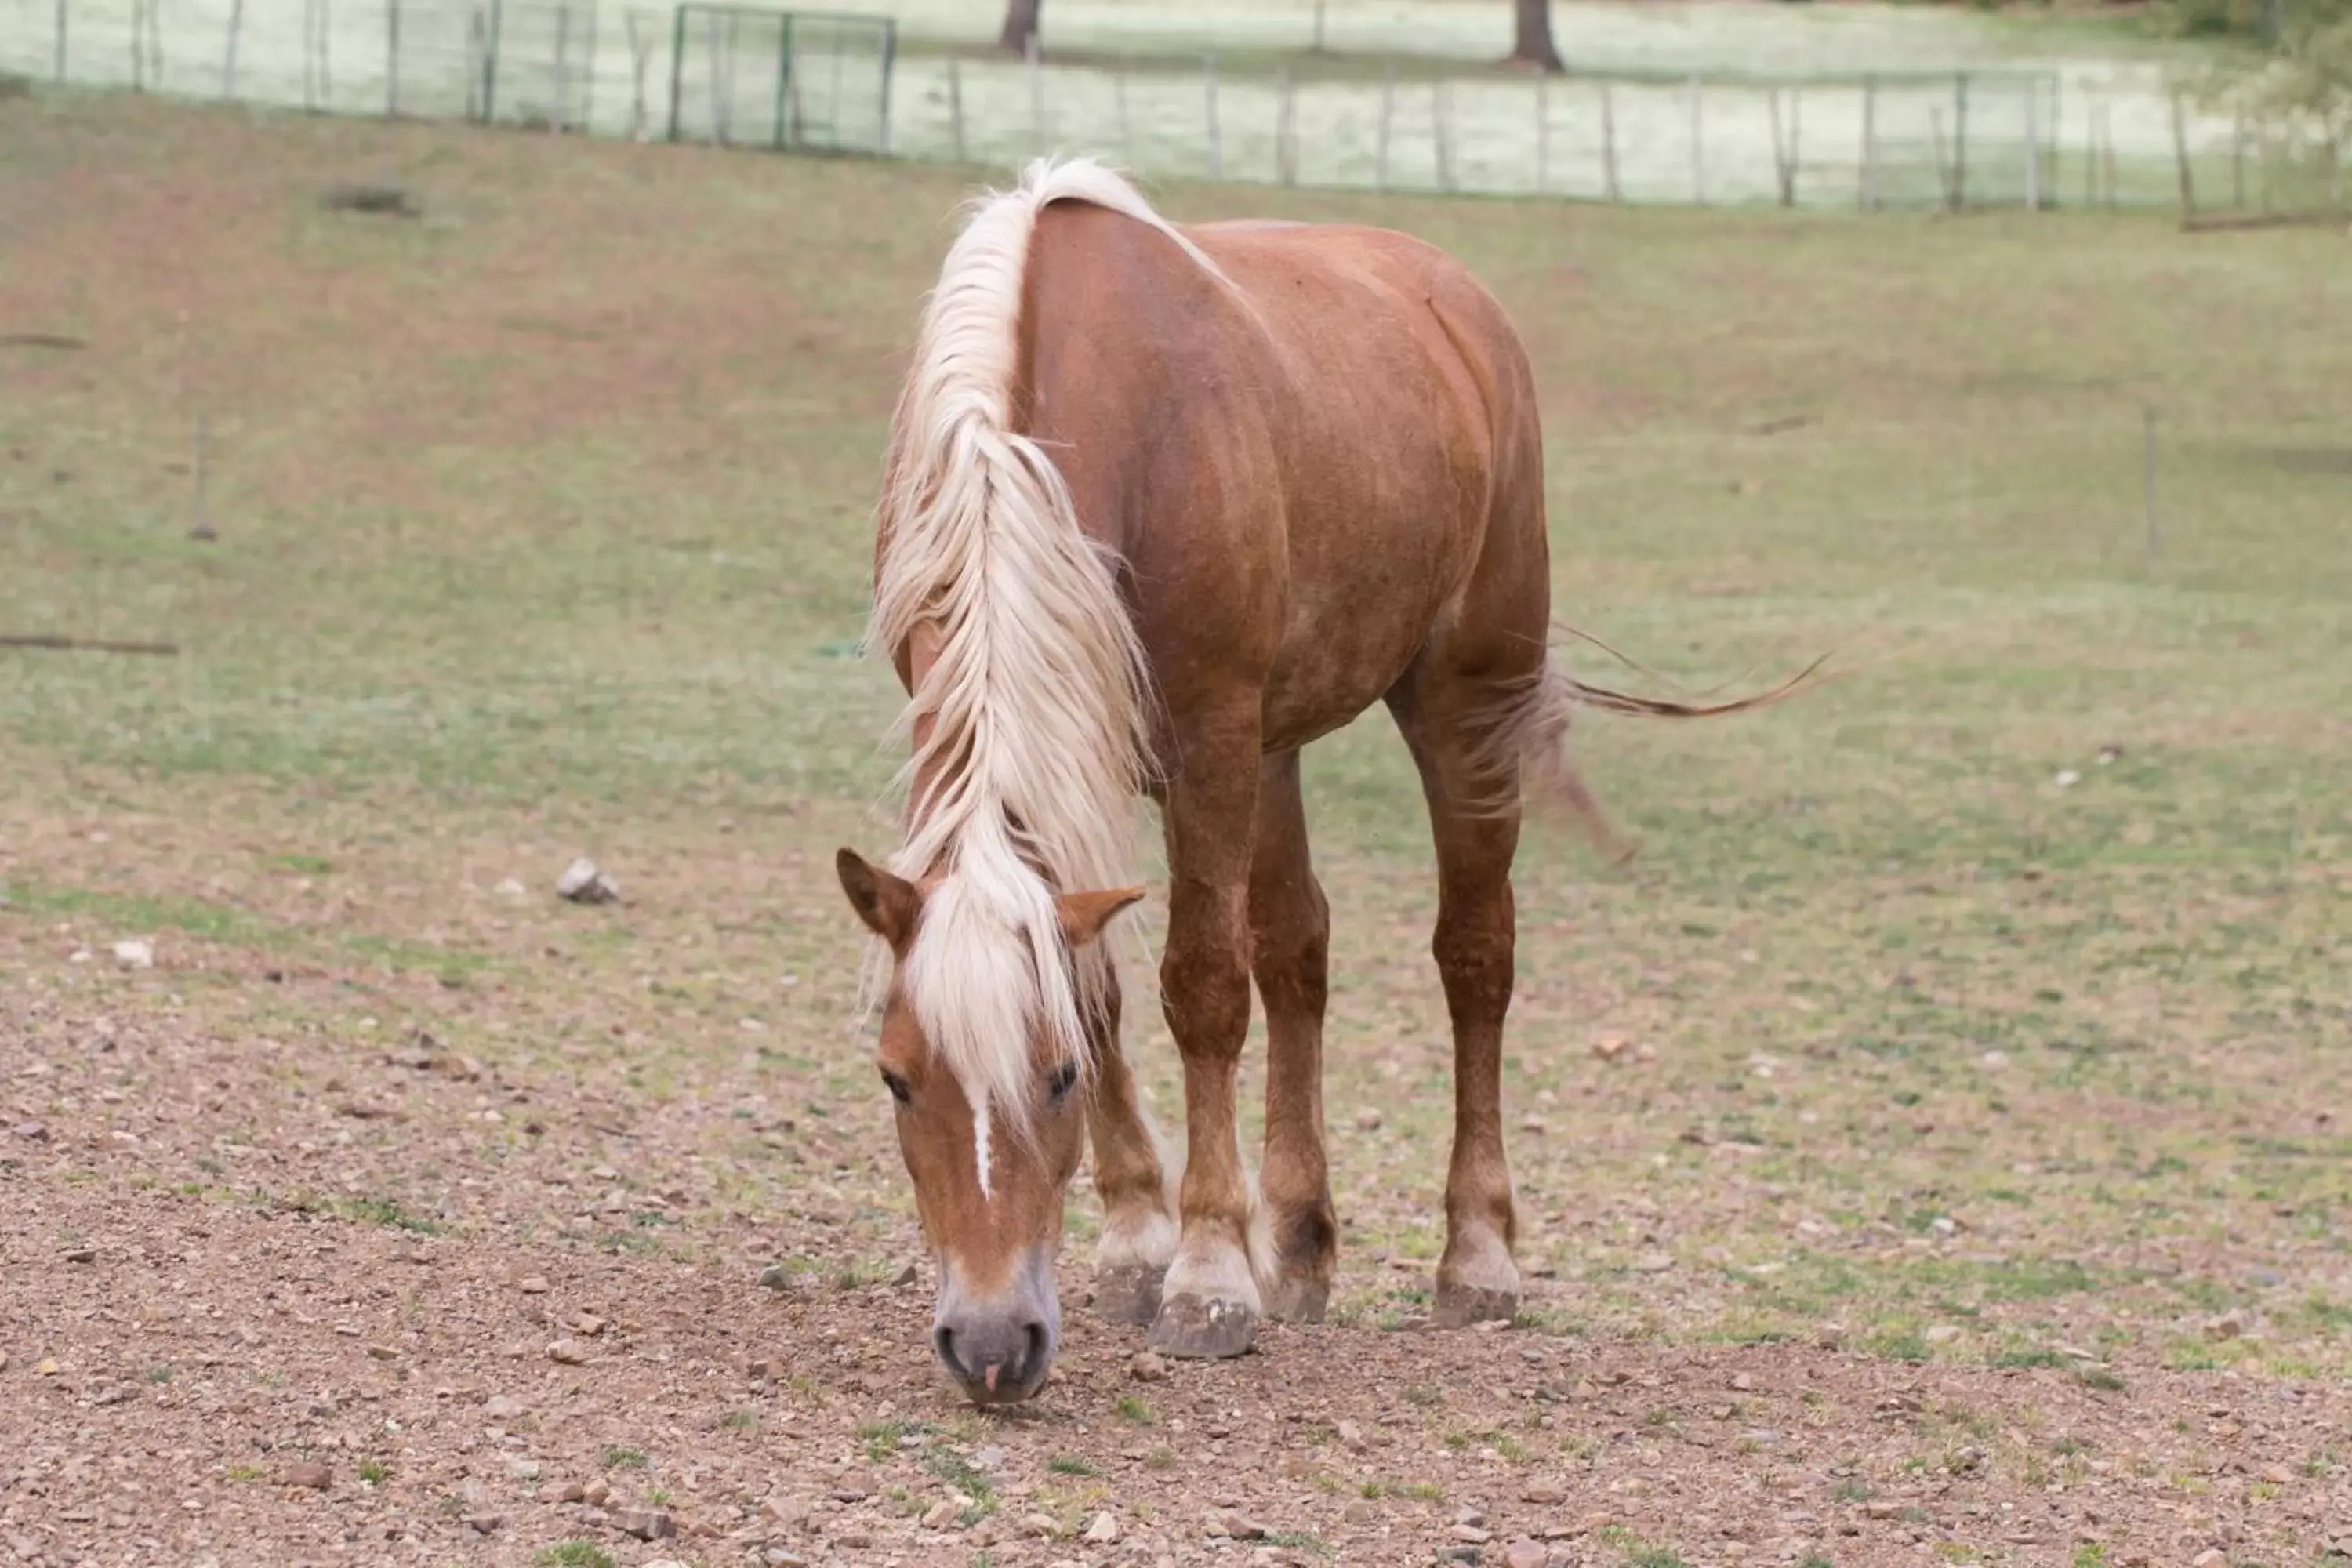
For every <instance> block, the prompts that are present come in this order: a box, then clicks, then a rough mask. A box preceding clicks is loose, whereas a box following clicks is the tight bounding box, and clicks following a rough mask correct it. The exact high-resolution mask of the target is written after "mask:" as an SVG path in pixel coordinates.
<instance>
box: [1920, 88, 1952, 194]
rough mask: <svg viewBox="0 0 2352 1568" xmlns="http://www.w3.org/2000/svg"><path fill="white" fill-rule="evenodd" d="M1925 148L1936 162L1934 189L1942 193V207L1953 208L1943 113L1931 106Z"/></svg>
mask: <svg viewBox="0 0 2352 1568" xmlns="http://www.w3.org/2000/svg"><path fill="white" fill-rule="evenodd" d="M1927 148H1928V151H1929V153H1932V154H1933V155H1934V157H1935V160H1936V188H1937V190H1938V191H1940V192H1942V193H1943V197H1944V205H1946V206H1948V207H1949V206H1953V205H1956V204H1955V203H1954V202H1953V200H1952V170H1951V166H1950V165H1949V164H1948V163H1945V161H1944V111H1943V110H1941V109H1938V108H1936V107H1934V106H1933V105H1930V106H1929V108H1928V110H1927Z"/></svg>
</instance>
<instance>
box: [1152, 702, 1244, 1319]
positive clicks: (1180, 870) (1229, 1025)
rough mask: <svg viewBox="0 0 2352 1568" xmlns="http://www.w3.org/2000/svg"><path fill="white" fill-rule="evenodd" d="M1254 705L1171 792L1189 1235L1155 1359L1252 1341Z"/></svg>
mask: <svg viewBox="0 0 2352 1568" xmlns="http://www.w3.org/2000/svg"><path fill="white" fill-rule="evenodd" d="M1257 710H1258V698H1257V693H1256V692H1255V691H1254V690H1253V691H1250V692H1247V693H1246V694H1245V695H1244V699H1243V700H1237V701H1235V702H1234V703H1233V704H1231V705H1229V707H1228V708H1227V709H1226V710H1224V711H1223V714H1222V715H1221V716H1220V717H1221V719H1222V721H1212V722H1209V723H1205V724H1194V725H1189V726H1187V727H1186V732H1185V733H1183V734H1181V735H1180V736H1179V737H1178V744H1177V745H1176V746H1175V748H1173V751H1172V753H1171V754H1173V755H1175V756H1178V757H1181V759H1182V763H1181V767H1180V769H1179V771H1178V773H1177V775H1176V777H1175V778H1174V779H1173V780H1171V782H1170V784H1169V785H1168V787H1167V793H1166V795H1165V797H1164V799H1163V803H1162V812H1163V816H1164V820H1165V824H1166V827H1167V836H1168V864H1169V899H1168V943H1167V947H1166V949H1165V951H1164V952H1163V953H1162V954H1161V957H1160V1005H1161V1007H1162V1008H1163V1009H1164V1010H1165V1011H1166V1014H1167V1017H1168V1026H1169V1029H1170V1031H1171V1033H1173V1034H1174V1036H1175V1037H1176V1048H1177V1050H1178V1052H1179V1053H1180V1054H1181V1057H1182V1058H1183V1063H1184V1137H1185V1151H1186V1157H1185V1164H1184V1184H1183V1192H1182V1195H1181V1205H1180V1206H1181V1215H1182V1222H1183V1230H1182V1235H1181V1237H1179V1239H1178V1241H1177V1244H1176V1258H1175V1261H1174V1262H1173V1263H1172V1264H1171V1265H1170V1267H1169V1269H1168V1279H1167V1283H1166V1286H1165V1288H1164V1289H1163V1291H1162V1294H1161V1298H1160V1316H1159V1318H1158V1319H1157V1320H1156V1321H1154V1322H1153V1323H1152V1325H1151V1334H1150V1342H1151V1345H1152V1348H1153V1349H1155V1350H1160V1351H1164V1352H1168V1353H1169V1354H1171V1355H1177V1356H1230V1355H1239V1354H1241V1353H1242V1352H1244V1351H1245V1350H1247V1349H1249V1347H1250V1345H1251V1344H1252V1342H1254V1341H1255V1339H1256V1337H1257V1323H1258V1315H1259V1310H1260V1301H1259V1297H1258V1289H1257V1281H1256V1278H1255V1272H1254V1271H1253V1268H1252V1267H1251V1251H1252V1247H1251V1221H1252V1214H1251V1204H1250V1192H1249V1182H1248V1179H1247V1177H1246V1175H1245V1174H1244V1171H1243V1167H1242V1159H1241V1143H1240V1136H1239V1130H1238V1127H1237V1125H1236V1123H1235V1115H1234V1113H1235V1110H1236V1106H1235V1099H1234V1079H1235V1076H1236V1071H1237V1069H1238V1068H1239V1066H1240V1063H1241V1054H1242V1045H1243V1041H1244V1038H1245V1037H1247V1035H1248V1033H1249V1014H1250V970H1249V963H1250V944H1249V871H1250V858H1251V844H1252V841H1253V839H1254V837H1255V820H1256V816H1257V795H1258V766H1259V756H1258V751H1259V746H1258V711H1257Z"/></svg>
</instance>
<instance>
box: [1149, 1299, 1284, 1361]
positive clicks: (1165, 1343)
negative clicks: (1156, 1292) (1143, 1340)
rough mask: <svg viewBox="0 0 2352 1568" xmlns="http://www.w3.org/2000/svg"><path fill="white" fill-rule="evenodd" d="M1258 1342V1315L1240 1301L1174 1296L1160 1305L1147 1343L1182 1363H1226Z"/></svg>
mask: <svg viewBox="0 0 2352 1568" xmlns="http://www.w3.org/2000/svg"><path fill="white" fill-rule="evenodd" d="M1147 1342H1148V1343H1150V1346H1151V1348H1152V1349H1153V1350H1156V1351H1158V1352H1160V1354H1162V1355H1171V1356H1175V1357H1177V1358H1178V1359H1179V1360H1182V1361H1222V1360H1223V1359H1224V1358H1225V1357H1227V1356H1237V1355H1241V1354H1243V1353H1244V1352H1246V1351H1247V1350H1248V1349H1249V1348H1250V1346H1251V1345H1253V1344H1255V1342H1257V1313H1256V1311H1255V1310H1254V1309H1252V1308H1250V1307H1248V1306H1246V1305H1244V1303H1242V1302H1240V1301H1223V1300H1217V1299H1215V1298H1214V1297H1211V1298H1208V1299H1206V1300H1203V1299H1202V1298H1201V1297H1199V1296H1171V1297H1169V1298H1168V1299H1167V1300H1163V1301H1161V1302H1160V1316H1159V1317H1157V1318H1155V1319H1153V1320H1152V1323H1151V1332H1150V1334H1149V1335H1148V1336H1147Z"/></svg>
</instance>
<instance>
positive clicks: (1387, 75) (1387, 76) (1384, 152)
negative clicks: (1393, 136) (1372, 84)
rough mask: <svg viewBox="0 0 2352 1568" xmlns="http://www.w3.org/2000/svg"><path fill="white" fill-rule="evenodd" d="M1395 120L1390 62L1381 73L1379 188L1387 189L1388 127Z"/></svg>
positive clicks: (1393, 72)
mask: <svg viewBox="0 0 2352 1568" xmlns="http://www.w3.org/2000/svg"><path fill="white" fill-rule="evenodd" d="M1395 118H1396V62H1395V61H1394V60H1391V61H1389V62H1388V64H1387V66H1386V67H1385V68H1383V69H1382V70H1381V135H1380V142H1379V146H1380V154H1379V158H1380V161H1379V169H1380V187H1381V189H1382V190H1384V191H1385V190H1387V189H1388V188H1389V127H1390V124H1391V121H1394V120H1395Z"/></svg>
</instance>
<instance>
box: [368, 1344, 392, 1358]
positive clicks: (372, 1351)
mask: <svg viewBox="0 0 2352 1568" xmlns="http://www.w3.org/2000/svg"><path fill="white" fill-rule="evenodd" d="M367 1353H368V1354H369V1355H370V1356H372V1357H373V1358H374V1359H375V1360H377V1361H398V1360H399V1359H400V1352H398V1351H396V1350H394V1349H393V1348H392V1347H391V1346H390V1345H370V1346H368V1348H367Z"/></svg>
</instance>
